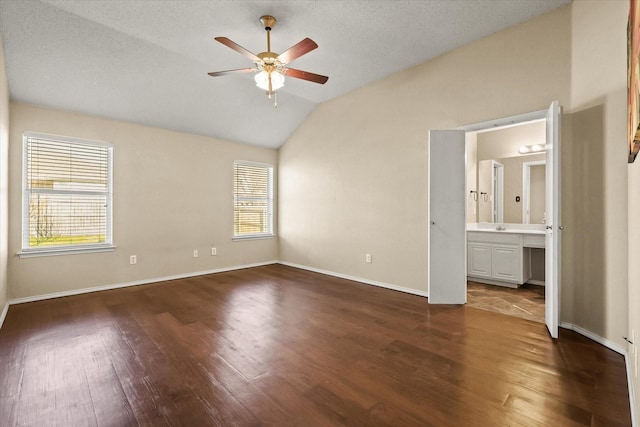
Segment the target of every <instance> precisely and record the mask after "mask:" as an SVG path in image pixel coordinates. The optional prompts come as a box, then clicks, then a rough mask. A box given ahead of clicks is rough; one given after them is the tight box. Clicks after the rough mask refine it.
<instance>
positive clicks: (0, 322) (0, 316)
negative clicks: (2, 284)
mask: <svg viewBox="0 0 640 427" xmlns="http://www.w3.org/2000/svg"><path fill="white" fill-rule="evenodd" d="M7 311H9V303H8V302H7V303H6V304H5V305H4V308H3V309H2V314H0V329H2V325H3V324H4V318H5V317H7Z"/></svg>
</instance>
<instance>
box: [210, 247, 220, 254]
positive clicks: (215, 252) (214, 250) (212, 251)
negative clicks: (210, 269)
mask: <svg viewBox="0 0 640 427" xmlns="http://www.w3.org/2000/svg"><path fill="white" fill-rule="evenodd" d="M213 255H218V250H217V249H216V248H211V256H213Z"/></svg>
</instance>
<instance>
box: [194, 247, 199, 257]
mask: <svg viewBox="0 0 640 427" xmlns="http://www.w3.org/2000/svg"><path fill="white" fill-rule="evenodd" d="M193 257H194V258H198V250H197V249H194V250H193Z"/></svg>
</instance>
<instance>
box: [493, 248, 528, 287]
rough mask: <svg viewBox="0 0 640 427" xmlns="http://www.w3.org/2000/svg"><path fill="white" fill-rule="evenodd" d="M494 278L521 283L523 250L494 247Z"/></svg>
mask: <svg viewBox="0 0 640 427" xmlns="http://www.w3.org/2000/svg"><path fill="white" fill-rule="evenodd" d="M491 271H492V273H493V278H495V279H497V280H508V281H510V282H520V281H521V280H522V277H521V276H522V248H521V247H520V246H511V245H493V246H492V251H491Z"/></svg>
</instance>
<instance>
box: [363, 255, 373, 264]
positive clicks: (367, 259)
mask: <svg viewBox="0 0 640 427" xmlns="http://www.w3.org/2000/svg"><path fill="white" fill-rule="evenodd" d="M364 262H369V263H370V262H372V261H371V254H366V255H365V256H364Z"/></svg>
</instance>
